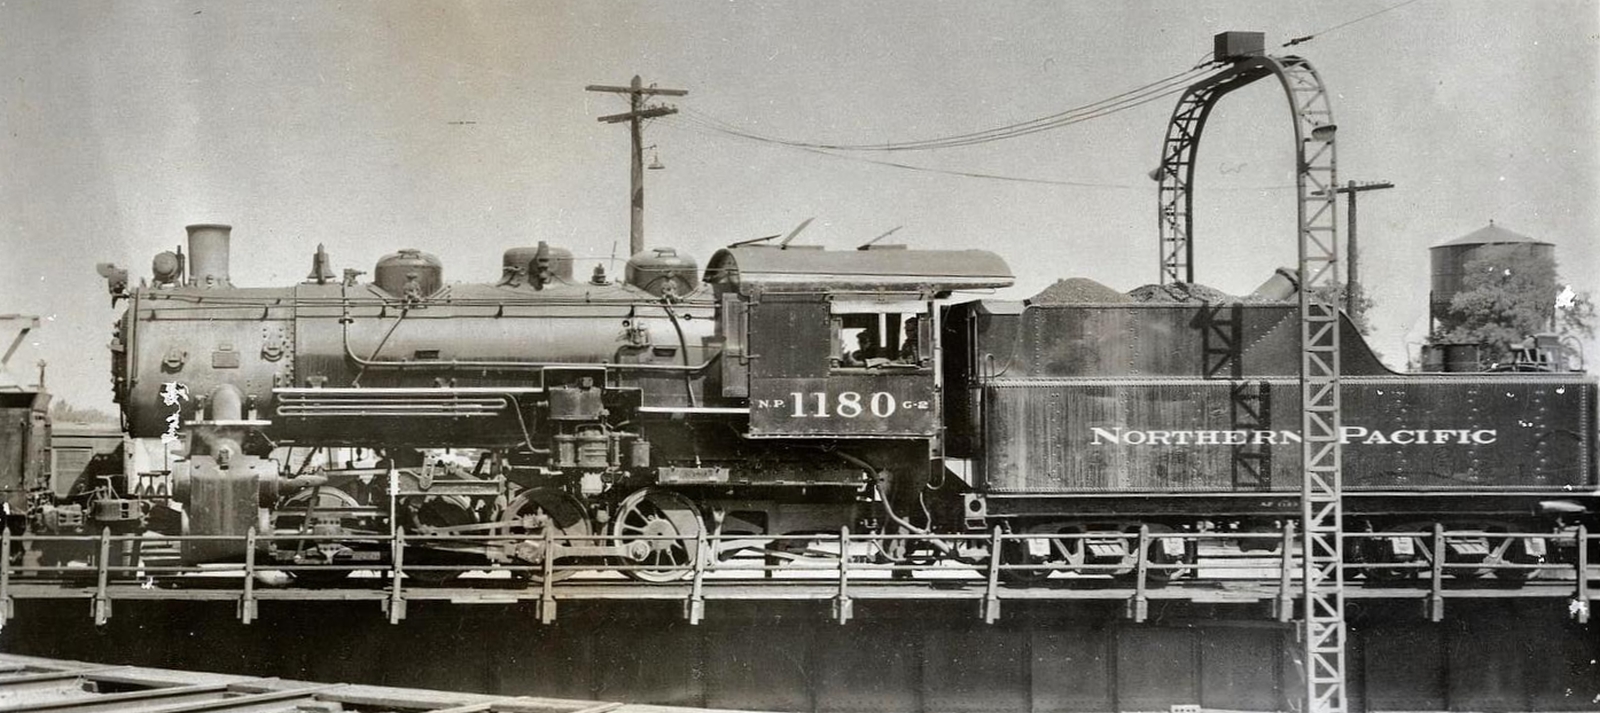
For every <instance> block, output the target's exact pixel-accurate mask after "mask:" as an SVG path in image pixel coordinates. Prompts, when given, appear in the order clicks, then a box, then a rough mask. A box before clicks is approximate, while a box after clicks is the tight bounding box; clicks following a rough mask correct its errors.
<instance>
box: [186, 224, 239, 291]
mask: <svg viewBox="0 0 1600 713" xmlns="http://www.w3.org/2000/svg"><path fill="white" fill-rule="evenodd" d="M186 230H188V231H189V284H191V285H193V286H195V287H232V286H233V283H232V282H230V281H229V280H228V240H229V237H230V235H231V233H232V231H233V226H231V225H222V224H220V223H197V224H195V225H191V226H188V227H187V228H186Z"/></svg>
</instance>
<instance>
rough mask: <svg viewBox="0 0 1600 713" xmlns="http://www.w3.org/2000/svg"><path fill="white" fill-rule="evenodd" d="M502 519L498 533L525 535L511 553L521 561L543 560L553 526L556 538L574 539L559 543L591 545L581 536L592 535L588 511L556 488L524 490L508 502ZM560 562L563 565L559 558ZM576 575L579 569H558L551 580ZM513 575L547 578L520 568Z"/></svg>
mask: <svg viewBox="0 0 1600 713" xmlns="http://www.w3.org/2000/svg"><path fill="white" fill-rule="evenodd" d="M499 521H500V522H502V523H507V524H506V525H505V526H504V527H502V528H500V529H497V530H496V531H495V534H497V535H504V536H510V537H520V538H524V539H523V540H522V541H520V542H517V543H515V545H514V546H513V551H512V553H511V556H512V558H513V559H516V560H518V561H519V562H520V563H524V564H540V565H542V564H543V563H544V556H545V552H544V537H545V531H546V530H549V529H551V528H554V531H553V532H552V533H551V534H552V535H553V536H554V537H556V538H575V539H570V540H558V544H564V545H568V546H583V545H587V544H589V543H588V542H586V541H584V540H583V539H582V538H586V537H588V536H589V535H590V530H589V518H588V513H587V512H586V511H585V508H584V506H583V501H581V500H578V499H577V498H575V497H573V496H572V495H569V494H567V493H566V492H564V491H561V490H556V489H554V488H533V489H531V490H524V491H522V493H521V494H519V495H517V497H516V498H513V499H512V500H511V502H510V503H508V504H507V505H506V508H505V510H504V511H503V512H502V513H501V515H500V518H499ZM562 523H566V524H565V525H563V524H562ZM557 564H560V561H559V560H558V561H557ZM574 574H577V571H575V570H572V569H565V570H557V571H555V572H554V573H553V574H552V576H551V581H553V582H559V581H561V580H563V579H566V578H568V577H571V576H572V575H574ZM512 577H513V578H514V579H517V580H521V581H525V582H542V581H544V575H543V572H542V571H540V570H519V571H517V572H515V573H514V574H512Z"/></svg>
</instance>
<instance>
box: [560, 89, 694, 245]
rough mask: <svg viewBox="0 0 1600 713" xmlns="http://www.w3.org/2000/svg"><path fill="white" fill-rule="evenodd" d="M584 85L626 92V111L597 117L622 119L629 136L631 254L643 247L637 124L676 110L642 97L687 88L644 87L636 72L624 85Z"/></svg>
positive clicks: (612, 121) (682, 91) (640, 140)
mask: <svg viewBox="0 0 1600 713" xmlns="http://www.w3.org/2000/svg"><path fill="white" fill-rule="evenodd" d="M584 89H585V90H587V91H591V92H609V93H611V94H626V95H628V111H626V112H623V113H621V114H611V115H609V116H602V117H599V118H598V119H597V121H600V122H602V123H606V124H618V123H621V122H624V121H626V122H628V133H629V134H630V136H631V137H632V139H633V166H632V169H633V170H632V172H631V173H630V174H629V177H630V178H631V179H632V180H631V184H632V185H631V188H632V190H631V192H630V194H629V195H630V198H629V202H630V212H631V222H630V223H629V226H628V254H629V255H633V254H636V253H639V252H642V251H643V250H644V136H643V129H642V126H641V124H642V122H643V121H644V120H645V119H651V118H655V117H658V116H667V115H669V114H676V113H678V109H677V107H674V106H670V105H666V104H654V105H646V104H645V100H646V99H647V98H648V97H652V96H668V97H681V96H683V95H685V94H688V93H689V92H688V90H686V89H659V88H657V87H654V86H650V87H646V86H644V84H643V82H641V81H640V80H639V75H637V74H635V75H633V83H632V84H629V85H628V86H626V87H617V86H609V85H604V84H591V85H589V86H587V87H584Z"/></svg>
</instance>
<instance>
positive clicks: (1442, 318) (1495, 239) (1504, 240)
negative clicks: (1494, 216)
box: [1428, 220, 1556, 331]
mask: <svg viewBox="0 0 1600 713" xmlns="http://www.w3.org/2000/svg"><path fill="white" fill-rule="evenodd" d="M1500 246H1510V247H1513V248H1515V250H1516V253H1519V254H1518V255H1517V256H1518V257H1522V255H1521V254H1520V253H1523V251H1526V252H1527V254H1531V255H1533V256H1535V257H1543V258H1549V259H1550V260H1552V261H1554V260H1555V252H1556V246H1555V245H1553V244H1551V243H1547V242H1545V241H1543V240H1538V239H1536V238H1530V237H1528V236H1526V235H1523V234H1521V233H1517V232H1513V231H1510V230H1506V229H1505V228H1502V227H1500V226H1498V225H1495V224H1494V221H1492V220H1491V221H1489V225H1488V226H1486V227H1483V228H1479V229H1478V230H1474V231H1472V232H1470V233H1467V234H1466V235H1463V236H1461V237H1459V238H1456V239H1454V240H1449V241H1446V242H1443V243H1439V244H1438V245H1435V246H1433V247H1431V248H1429V249H1428V254H1429V256H1430V258H1431V263H1432V267H1433V285H1432V289H1431V291H1430V294H1429V298H1428V314H1429V315H1430V316H1431V317H1432V318H1433V325H1434V328H1435V329H1438V330H1441V331H1442V330H1445V329H1448V325H1447V324H1446V323H1447V321H1448V317H1449V312H1450V300H1451V299H1452V298H1454V297H1455V296H1456V293H1458V292H1460V291H1461V284H1462V280H1463V278H1465V276H1466V272H1467V263H1469V262H1471V261H1473V260H1476V259H1478V258H1480V257H1484V256H1486V255H1489V254H1491V253H1490V250H1491V249H1493V248H1498V247H1500Z"/></svg>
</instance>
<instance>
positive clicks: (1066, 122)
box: [665, 0, 1419, 190]
mask: <svg viewBox="0 0 1600 713" xmlns="http://www.w3.org/2000/svg"><path fill="white" fill-rule="evenodd" d="M1415 2H1419V0H1404V2H1400V3H1398V4H1395V5H1391V6H1389V7H1385V8H1382V9H1380V10H1376V11H1374V12H1369V13H1367V14H1365V15H1362V16H1360V17H1356V18H1353V19H1351V20H1347V21H1345V22H1342V23H1339V24H1337V25H1333V26H1331V27H1327V28H1324V29H1321V30H1318V31H1316V32H1312V33H1309V34H1306V35H1302V36H1299V37H1295V38H1292V39H1290V40H1288V41H1287V42H1284V43H1283V44H1282V45H1280V47H1292V46H1295V45H1299V44H1303V43H1305V42H1310V41H1312V40H1314V39H1316V38H1318V37H1320V36H1322V35H1326V34H1329V33H1332V32H1336V31H1338V30H1341V29H1344V28H1346V27H1349V26H1351V25H1354V24H1357V23H1360V22H1364V21H1366V20H1369V19H1371V18H1374V17H1377V16H1379V15H1382V14H1385V13H1388V12H1393V11H1395V10H1398V9H1400V8H1403V7H1405V6H1407V5H1411V4H1412V3H1415ZM1219 63H1220V61H1219V60H1217V59H1216V58H1215V57H1214V56H1212V55H1211V53H1206V54H1204V55H1201V57H1200V58H1199V59H1198V60H1197V61H1196V63H1195V64H1194V65H1193V66H1191V67H1190V68H1189V69H1187V70H1185V71H1182V72H1178V73H1176V74H1171V75H1168V76H1166V77H1162V78H1160V79H1157V80H1155V81H1152V82H1147V83H1145V84H1142V85H1140V86H1138V87H1134V88H1133V89H1129V90H1127V91H1124V92H1121V93H1118V94H1114V95H1111V96H1109V97H1105V98H1103V99H1099V100H1097V101H1093V102H1089V103H1087V104H1082V105H1079V106H1076V107H1072V108H1070V109H1066V110H1063V111H1059V112H1056V113H1053V114H1048V115H1045V116H1041V117H1036V118H1033V119H1028V120H1025V121H1020V122H1013V123H1010V124H1005V125H1002V126H996V127H991V128H988V129H982V130H979V131H970V132H965V133H959V134H950V135H946V136H940V137H934V138H928V139H916V140H911V141H900V142H882V143H875V144H846V143H822V142H814V141H798V140H792V139H783V138H778V137H773V136H767V135H763V134H759V133H757V132H754V131H750V130H748V129H745V128H743V127H740V126H738V125H736V124H733V123H732V122H728V121H725V120H722V119H719V118H717V117H715V116H712V115H710V114H708V113H706V112H703V111H699V110H696V109H694V108H685V109H683V110H681V111H680V112H679V113H677V114H673V115H670V117H671V119H672V121H669V122H668V123H667V124H665V125H667V126H675V127H678V128H685V129H689V130H691V131H694V130H701V131H709V132H716V133H720V134H725V135H730V136H735V137H739V138H743V139H747V140H751V141H757V142H761V143H767V144H775V145H779V146H785V147H789V148H794V149H799V150H803V151H806V152H808V153H812V154H817V155H822V156H831V157H834V158H843V159H848V160H852V161H857V162H861V163H868V164H874V165H880V166H888V167H892V168H900V169H904V170H911V171H920V172H925V173H937V174H944V175H952V176H962V177H967V178H981V179H990V180H1002V181H1011V182H1019V183H1034V184H1044V185H1059V186H1074V187H1089V188H1118V189H1134V188H1136V186H1132V185H1128V184H1119V183H1094V182H1087V181H1061V180H1054V179H1043V178H1027V177H1020V176H1006V175H1000V174H993V173H984V172H978V171H962V170H953V169H941V168H933V167H930V166H919V165H914V164H906V163H900V162H898V161H884V160H879V159H871V158H866V157H863V156H855V155H851V153H842V152H891V151H929V150H937V149H949V148H961V147H966V146H976V145H980V144H986V143H992V142H996V141H1004V140H1009V139H1014V138H1018V137H1022V136H1028V135H1031V134H1035V133H1039V132H1043V131H1053V130H1055V129H1060V128H1063V127H1067V126H1071V125H1074V124H1078V123H1082V122H1085V121H1091V120H1094V119H1100V118H1104V117H1106V116H1111V115H1113V114H1117V113H1120V112H1123V111H1127V110H1130V109H1133V108H1136V107H1139V106H1143V105H1145V104H1148V103H1150V102H1153V101H1156V100H1158V99H1162V98H1165V97H1168V96H1171V95H1173V94H1177V93H1179V92H1182V91H1185V90H1186V89H1187V88H1188V87H1189V85H1190V83H1191V82H1192V81H1193V80H1194V79H1196V78H1197V77H1198V76H1199V75H1201V74H1203V73H1205V72H1207V71H1210V69H1211V68H1212V67H1214V66H1215V65H1217V64H1219ZM1281 188H1284V186H1264V187H1259V188H1250V187H1240V188H1233V189H1225V190H1278V189H1281Z"/></svg>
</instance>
